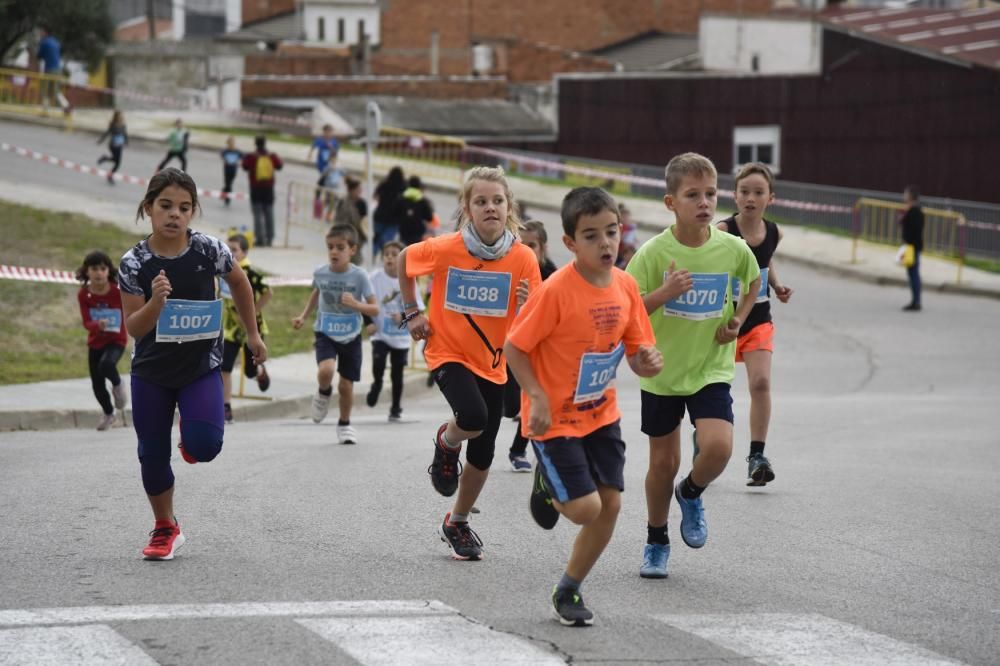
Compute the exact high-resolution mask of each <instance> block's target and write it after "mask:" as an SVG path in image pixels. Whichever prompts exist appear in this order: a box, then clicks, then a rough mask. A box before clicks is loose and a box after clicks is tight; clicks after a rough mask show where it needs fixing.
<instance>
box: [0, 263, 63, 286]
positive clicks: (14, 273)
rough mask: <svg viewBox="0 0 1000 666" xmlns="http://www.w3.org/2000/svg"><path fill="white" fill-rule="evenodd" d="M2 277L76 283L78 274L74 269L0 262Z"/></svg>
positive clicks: (0, 276) (30, 280)
mask: <svg viewBox="0 0 1000 666" xmlns="http://www.w3.org/2000/svg"><path fill="white" fill-rule="evenodd" d="M0 278H6V279H8V280H25V281H27V282H57V283H60V284H75V283H76V281H77V280H76V275H75V274H74V273H73V272H72V271H57V270H53V269H51V268H26V267H24V266H5V265H3V264H0Z"/></svg>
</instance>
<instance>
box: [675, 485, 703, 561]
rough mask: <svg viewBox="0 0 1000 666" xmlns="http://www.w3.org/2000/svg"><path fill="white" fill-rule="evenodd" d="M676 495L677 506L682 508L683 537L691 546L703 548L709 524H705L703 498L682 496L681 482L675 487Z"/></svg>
mask: <svg viewBox="0 0 1000 666" xmlns="http://www.w3.org/2000/svg"><path fill="white" fill-rule="evenodd" d="M681 483H683V481H682V482H681ZM674 497H676V498H677V506H679V507H680V508H681V538H682V539H684V543H686V544H687V545H688V546H689V547H691V548H701V547H702V546H704V545H705V539H707V538H708V525H706V524H705V509H704V508H703V507H702V505H701V498H700V497H698V498H696V499H685V498H684V497H683V496H681V484H680V483H678V484H677V485H676V486H675V487H674Z"/></svg>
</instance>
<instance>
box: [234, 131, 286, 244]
mask: <svg viewBox="0 0 1000 666" xmlns="http://www.w3.org/2000/svg"><path fill="white" fill-rule="evenodd" d="M254 144H255V145H256V146H257V151H256V152H253V153H249V154H247V155H244V156H243V169H244V170H245V171H246V172H247V175H249V176H250V206H251V208H253V233H254V244H255V245H257V246H259V247H271V243H273V242H274V172H275V171H278V170H280V169H281V168H282V167H283V166H284V163H283V162H282V161H281V158H280V157H278V156H277V155H275V154H274V153H271V152H268V150H267V139H266V138H264V137H263V136H258V137H256V138H255V139H254Z"/></svg>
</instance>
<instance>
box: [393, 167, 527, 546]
mask: <svg viewBox="0 0 1000 666" xmlns="http://www.w3.org/2000/svg"><path fill="white" fill-rule="evenodd" d="M459 201H460V204H461V208H462V211H461V218H460V220H459V226H458V231H455V232H453V233H450V234H444V235H442V236H437V237H436V238H430V239H428V240H425V241H422V242H419V243H414V244H413V245H410V246H409V247H407V248H406V249H405V250H403V252H402V253H401V254H400V255H399V259H398V263H399V286H400V292H401V293H402V296H403V311H404V317H403V322H404V323H405V325H406V326H407V328H408V330H409V331H410V335H411V337H413V339H414V340H426V341H427V342H426V347H425V351H424V354H425V357H426V358H427V365H428V367H429V368H430V370H431V372H432V373H433V376H434V381H435V382H436V383H437V385H438V388H440V389H441V393H443V394H444V397H445V399H446V400H447V401H448V405H449V406H450V407H451V410H452V412H453V413H454V414H455V416H454V417H453V418H452V419H451V420H449V421H448V422H447V423H444V424H442V425H441V427H440V428H438V431H437V434H436V435H435V437H434V461H433V462H432V463H431V465H430V467H429V468H428V470H427V471H428V473H429V474H430V475H431V482H432V484H433V485H434V489H435V490H437V491H438V492H439V493H441V494H442V495H444V496H445V497H451V496H452V495H454V494H455V491H456V490H458V497H457V498H456V499H455V503H454V506H453V507H452V510H451V511H450V512H449V513H447V514H445V517H444V521H443V522H442V523H441V526H440V527H439V529H438V533H439V534H440V536H441V540H442V541H444V542H445V543H446V544H448V546H449V547H450V548H451V551H452V557H454V558H455V559H459V560H478V559H480V558H481V557H482V541H481V540H480V539H479V536H478V535H477V534H476V533H475V532H474V531H473V530H472V528H470V527H469V513H470V512H471V511H472V506H473V504H475V501H476V499H477V498H478V497H479V493H480V492H482V489H483V486H484V485H485V483H486V478H487V476H488V475H489V469H490V465H491V464H492V462H493V454H494V450H495V448H496V436H497V431H498V430H499V428H500V420H501V418H502V417H503V392H504V384H505V382H506V381H507V367H506V363H504V358H503V345H504V341H505V340H506V337H507V330H508V329H509V328H510V325H511V323H512V322H513V320H514V315H515V314H517V309H518V308H519V307H520V306H521V305H522V304H523V303H524V302H525V301H526V300H527V298H528V293H529V292H530V291H531V290H533V289H535V288H536V287H537V286H538V285H539V284H540V283H541V281H542V278H541V273H540V272H539V268H538V260H537V259H536V258H535V254H534V253H533V252H532V251H531V250H530V249H529V248H528V247H526V246H525V245H524V244H523V243H521V242H520V240H519V239H518V229H519V228H520V221H519V219H518V216H517V206H516V204H515V202H514V196H513V194H512V193H511V191H510V186H509V185H508V184H507V179H506V177H505V175H504V171H503V169H501V168H499V167H496V168H491V167H476V168H474V169H472V170H471V171H470V172H469V175H468V176H467V178H466V181H465V185H464V186H463V187H462V192H461V196H460V199H459ZM428 274H429V275H431V276H432V279H433V281H434V290H433V291H432V293H431V301H430V306H429V308H428V311H427V314H426V315H425V314H424V313H422V312H420V311H419V310H418V308H417V283H416V278H417V276H420V275H428ZM465 440H468V441H469V445H468V447H467V449H466V453H465V461H466V463H467V466H466V467H465V468H464V470H463V467H462V463H461V462H460V461H459V454H460V453H461V451H462V442H463V441H465ZM463 472H464V473H463Z"/></svg>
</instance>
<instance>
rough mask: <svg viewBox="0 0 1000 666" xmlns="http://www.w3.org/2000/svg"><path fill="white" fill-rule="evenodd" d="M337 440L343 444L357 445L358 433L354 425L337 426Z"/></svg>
mask: <svg viewBox="0 0 1000 666" xmlns="http://www.w3.org/2000/svg"><path fill="white" fill-rule="evenodd" d="M337 439H338V440H339V441H340V443H341V444H357V443H358V431H357V430H355V429H354V426H352V425H343V426H342V425H338V426H337Z"/></svg>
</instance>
